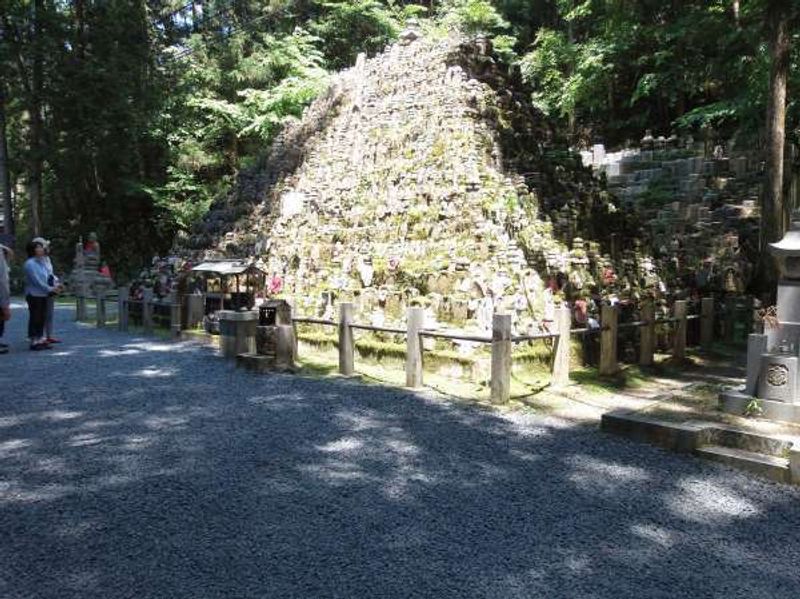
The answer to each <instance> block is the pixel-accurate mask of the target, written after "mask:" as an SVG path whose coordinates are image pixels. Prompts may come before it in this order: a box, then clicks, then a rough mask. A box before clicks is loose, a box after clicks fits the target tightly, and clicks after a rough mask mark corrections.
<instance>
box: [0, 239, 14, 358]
mask: <svg viewBox="0 0 800 599" xmlns="http://www.w3.org/2000/svg"><path fill="white" fill-rule="evenodd" d="M13 257H14V253H13V252H12V251H11V250H10V249H9V248H7V247H6V246H4V245H0V339H2V338H3V333H4V332H5V328H6V321H7V320H10V319H11V283H10V281H9V276H8V263H9V262H10V261H11V259H12V258H13ZM7 353H8V345H6V344H5V343H0V354H7Z"/></svg>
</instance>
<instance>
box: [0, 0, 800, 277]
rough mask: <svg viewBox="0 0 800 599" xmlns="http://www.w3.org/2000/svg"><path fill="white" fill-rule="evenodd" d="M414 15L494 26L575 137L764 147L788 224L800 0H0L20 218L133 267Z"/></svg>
mask: <svg viewBox="0 0 800 599" xmlns="http://www.w3.org/2000/svg"><path fill="white" fill-rule="evenodd" d="M412 17H413V18H416V19H418V20H421V21H424V22H425V24H426V26H427V27H434V28H440V29H441V30H447V29H452V28H460V29H462V30H463V31H465V32H466V33H468V34H483V35H486V36H488V37H490V38H491V39H492V41H493V44H494V47H495V50H496V51H497V53H498V54H499V56H500V57H502V60H503V61H505V62H508V63H510V64H513V65H514V68H517V69H519V72H520V73H521V75H522V78H523V79H524V81H525V82H526V84H527V85H528V86H529V87H530V91H529V93H530V96H531V100H532V102H533V103H535V104H536V105H537V106H538V107H539V108H540V109H541V110H542V112H543V113H544V114H545V115H546V116H547V117H548V118H551V119H553V121H554V122H555V123H556V124H557V125H558V126H559V127H560V129H561V130H562V131H563V133H564V139H565V140H566V141H567V142H568V143H570V144H571V145H572V146H573V147H576V148H577V147H579V146H581V145H586V144H591V143H594V142H602V143H605V144H606V145H607V146H609V147H619V146H622V145H625V144H627V143H635V142H636V140H638V139H640V138H641V137H642V135H643V133H644V131H645V129H652V131H653V133H654V134H655V135H665V136H668V135H670V133H672V132H677V133H680V134H691V135H693V136H694V137H695V139H704V140H707V141H708V142H709V143H710V144H716V143H717V142H718V141H720V140H731V139H732V140H735V143H736V145H737V146H738V147H749V148H759V149H761V150H763V152H764V158H765V161H766V165H767V168H766V180H765V183H766V185H765V191H764V197H763V198H762V207H763V209H764V210H763V213H764V215H765V218H766V219H767V220H766V221H765V223H764V230H765V231H767V232H768V235H767V236H768V237H772V238H773V239H774V238H776V236H779V235H780V232H781V231H782V229H783V227H784V226H785V216H784V215H785V213H786V212H788V209H789V208H790V207H789V206H783V205H782V203H781V202H782V189H783V186H784V184H785V181H786V179H787V178H788V174H789V171H791V170H793V169H794V170H797V169H800V164H797V163H796V162H792V161H791V160H789V161H788V163H787V164H788V168H784V161H783V160H780V159H778V157H780V156H788V157H791V156H797V155H798V152H797V151H792V149H793V148H796V147H798V146H800V102H798V101H797V96H798V94H797V92H798V90H800V43H798V42H800V40H798V37H800V26H798V25H800V2H798V1H796V0H710V1H691V0H685V1H681V0H672V1H664V0H585V1H582V0H442V1H434V0H429V1H427V2H425V1H424V0H423V1H421V3H411V2H404V1H400V0H394V1H392V0H389V1H384V2H379V1H377V0H345V1H333V0H331V1H325V0H261V1H257V0H197V1H194V2H186V0H126V1H123V0H0V196H2V198H6V199H10V200H11V201H5V202H2V201H0V203H3V204H4V216H5V223H6V229H7V232H12V231H13V232H15V233H16V236H17V238H18V239H27V238H29V237H30V236H32V235H33V234H35V233H36V234H44V235H46V236H47V237H49V238H51V239H52V240H53V241H54V248H55V251H56V258H57V259H58V260H59V261H60V263H61V266H62V268H64V267H67V266H68V260H69V259H70V257H71V256H70V254H71V251H72V247H73V246H74V243H75V241H76V240H77V239H78V237H79V236H81V235H82V236H84V238H85V237H86V235H87V234H88V233H89V232H90V231H95V232H97V233H98V234H99V237H100V239H101V241H102V242H103V248H104V255H105V257H106V258H107V259H108V261H109V262H110V263H111V264H113V265H115V266H116V268H117V269H118V272H119V273H120V274H122V275H123V276H125V275H127V274H131V273H133V272H135V271H136V270H137V269H138V268H139V267H140V266H141V265H142V264H144V263H146V262H147V261H149V259H150V258H151V257H152V256H153V255H154V254H159V253H164V252H166V251H168V249H169V248H170V247H171V246H172V244H173V242H174V240H175V238H176V236H179V235H181V234H183V233H185V232H186V231H187V230H188V229H189V228H190V227H191V226H192V224H193V223H194V222H196V221H197V220H198V219H200V218H202V217H203V215H204V214H205V213H206V211H207V210H208V208H209V206H210V205H211V203H212V201H213V200H214V198H215V197H217V196H218V195H219V194H222V193H224V192H225V190H226V189H228V188H229V187H230V186H231V185H232V184H233V183H234V181H235V177H236V174H237V172H239V171H240V170H241V169H246V168H251V167H256V166H258V164H259V163H260V161H263V160H264V156H265V154H266V150H267V148H268V147H269V143H270V141H271V140H272V139H273V138H274V136H275V135H276V133H277V132H278V131H279V130H280V128H281V126H282V125H283V124H285V123H286V122H287V120H289V119H296V118H298V117H299V116H300V115H301V114H302V111H303V108H304V107H305V106H306V105H308V104H309V103H310V102H311V101H312V100H313V98H314V97H315V96H316V95H317V94H319V93H320V92H321V91H323V90H324V89H325V87H326V85H327V81H328V78H329V76H330V74H331V73H332V72H334V71H336V70H339V69H342V68H345V67H347V66H350V65H352V64H353V63H354V61H355V58H356V56H357V54H358V53H359V52H366V53H367V54H368V55H373V54H375V53H376V52H379V51H381V50H382V49H383V48H384V47H385V45H386V44H388V43H390V42H391V41H392V40H394V39H395V38H396V37H397V35H398V34H399V33H400V31H402V29H403V27H404V25H405V24H406V21H407V20H408V19H409V18H412ZM784 111H785V112H784Z"/></svg>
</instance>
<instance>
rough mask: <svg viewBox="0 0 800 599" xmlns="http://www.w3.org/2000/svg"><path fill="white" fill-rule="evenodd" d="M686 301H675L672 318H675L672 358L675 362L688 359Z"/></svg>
mask: <svg viewBox="0 0 800 599" xmlns="http://www.w3.org/2000/svg"><path fill="white" fill-rule="evenodd" d="M687 307H688V306H687V302H686V300H675V305H674V306H673V307H672V316H673V318H675V334H674V335H673V337H672V358H673V359H674V360H685V359H686V329H687V327H686V312H687Z"/></svg>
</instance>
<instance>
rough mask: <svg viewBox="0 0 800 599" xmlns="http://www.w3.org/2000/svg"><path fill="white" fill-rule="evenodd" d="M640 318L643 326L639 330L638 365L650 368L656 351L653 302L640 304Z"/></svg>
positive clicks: (654, 308)
mask: <svg viewBox="0 0 800 599" xmlns="http://www.w3.org/2000/svg"><path fill="white" fill-rule="evenodd" d="M640 317H641V319H642V321H644V323H645V324H643V325H642V326H641V327H640V328H639V365H640V366H652V365H653V354H654V353H655V350H656V306H655V304H654V303H653V300H645V301H644V302H643V303H642V309H641V313H640Z"/></svg>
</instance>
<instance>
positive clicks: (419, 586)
mask: <svg viewBox="0 0 800 599" xmlns="http://www.w3.org/2000/svg"><path fill="white" fill-rule="evenodd" d="M71 313H72V312H71V310H70V309H67V308H60V309H59V311H58V319H59V325H58V331H59V333H60V334H62V335H63V337H64V338H65V339H66V340H67V341H68V342H67V343H65V344H64V345H63V346H61V347H59V349H57V350H54V351H50V352H40V353H34V352H28V351H25V349H24V348H25V346H24V343H23V342H21V341H20V338H21V335H22V331H23V328H24V324H25V323H24V316H25V314H24V312H23V311H22V310H21V309H18V310H17V311H16V313H15V319H14V320H13V321H12V323H11V326H10V327H9V329H10V330H9V332H8V333H7V338H8V339H10V340H11V341H12V343H13V344H14V348H13V349H14V351H13V352H12V353H11V354H9V355H7V356H0V597H3V598H8V599H17V598H23V597H24V598H44V597H48V598H50V597H52V598H59V599H66V598H73V597H74V598H82V599H85V598H90V597H91V598H94V597H97V598H105V599H111V598H117V597H120V598H121V597H137V598H156V597H158V598H161V597H163V598H184V597H186V598H189V597H193V598H194V597H201V598H223V597H224V598H250V597H252V598H256V597H258V598H263V597H298V598H299V597H303V598H306V597H308V598H317V597H342V598H361V597H365V598H367V597H369V598H374V597H492V598H514V597H571V598H572V597H615V598H616V597H773V598H780V597H786V598H790V597H791V598H794V597H797V596H800V570H798V568H797V564H798V563H800V538H799V537H798V534H797V531H798V530H800V491H798V490H797V489H794V488H791V487H786V486H782V485H778V484H773V483H769V482H765V481H758V480H751V479H749V478H747V477H745V476H743V475H741V474H739V473H737V472H735V471H731V470H727V469H725V468H723V467H719V466H716V465H713V464H708V463H705V462H701V461H699V460H695V459H691V458H685V457H681V456H677V455H673V454H669V453H665V452H662V451H660V450H658V449H656V448H652V447H649V446H645V445H638V444H633V443H629V442H626V441H624V440H621V439H616V438H612V437H607V436H604V435H602V434H601V433H599V432H598V431H597V430H596V429H595V428H593V427H581V426H575V425H574V424H570V423H567V422H565V421H561V420H558V419H554V418H547V417H543V416H541V415H537V414H533V413H521V412H520V413H514V414H508V415H498V414H494V413H490V412H486V411H483V410H481V409H479V408H475V407H469V406H464V405H461V404H451V403H446V402H443V401H439V400H435V399H430V398H424V397H421V396H418V395H415V394H412V393H409V392H406V391H403V390H398V389H387V388H382V387H375V386H363V385H359V384H357V383H354V382H351V381H346V380H341V379H328V380H313V379H304V378H298V377H291V376H285V375H281V376H256V375H251V374H246V373H243V372H237V371H235V370H234V369H233V368H232V367H231V366H230V365H229V364H227V363H225V362H223V361H222V360H221V359H220V358H218V357H216V356H214V355H213V353H211V351H210V350H208V349H206V348H200V347H197V346H192V345H189V344H170V343H164V342H160V341H157V340H154V339H152V338H137V337H132V336H128V335H123V334H120V333H117V332H116V331H113V330H100V331H98V330H95V329H93V328H90V327H87V326H83V325H75V324H73V323H70V322H69V317H70V315H71Z"/></svg>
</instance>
